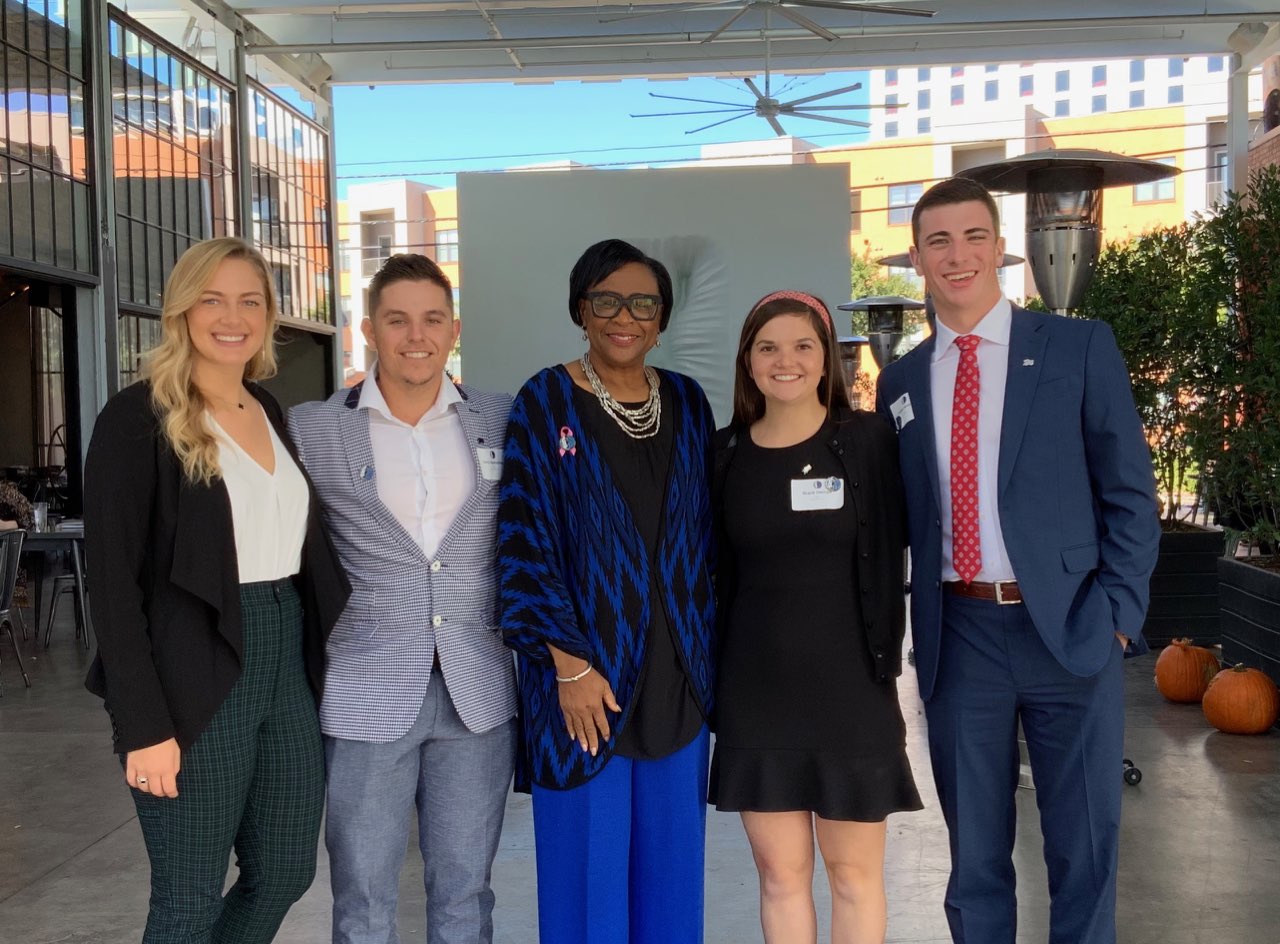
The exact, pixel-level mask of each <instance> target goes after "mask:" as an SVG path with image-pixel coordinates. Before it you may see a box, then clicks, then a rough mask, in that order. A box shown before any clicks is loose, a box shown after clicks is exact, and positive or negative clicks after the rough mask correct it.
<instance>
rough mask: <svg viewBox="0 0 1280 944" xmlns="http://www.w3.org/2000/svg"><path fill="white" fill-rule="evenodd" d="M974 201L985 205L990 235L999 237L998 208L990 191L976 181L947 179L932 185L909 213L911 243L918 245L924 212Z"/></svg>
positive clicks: (958, 178) (965, 178) (962, 178)
mask: <svg viewBox="0 0 1280 944" xmlns="http://www.w3.org/2000/svg"><path fill="white" fill-rule="evenodd" d="M975 201H976V202H977V203H983V204H986V207H987V209H988V210H989V211H990V213H991V223H992V226H993V227H994V231H993V232H992V235H993V236H999V235H1000V207H998V206H997V205H996V199H995V197H993V196H991V191H989V190H988V189H987V188H986V187H984V186H982V184H980V183H978V182H977V181H976V180H970V179H969V178H968V177H948V178H947V179H946V180H943V181H940V182H938V183H936V184H934V185H933V186H932V187H930V188H929V189H928V190H926V191H925V192H924V195H923V196H921V197H920V199H919V200H917V201H916V205H915V209H913V210H912V211H911V242H912V243H914V244H915V245H917V246H919V245H920V214H922V213H923V212H924V211H925V210H929V209H932V208H933V207H940V206H949V205H950V204H953V203H970V202H975Z"/></svg>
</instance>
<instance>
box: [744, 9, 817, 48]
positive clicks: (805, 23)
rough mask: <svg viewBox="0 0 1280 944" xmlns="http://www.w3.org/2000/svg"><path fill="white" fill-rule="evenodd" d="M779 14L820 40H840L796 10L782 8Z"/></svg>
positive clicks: (778, 10)
mask: <svg viewBox="0 0 1280 944" xmlns="http://www.w3.org/2000/svg"><path fill="white" fill-rule="evenodd" d="M744 12H745V11H744ZM777 13H778V14H779V15H780V16H784V17H786V18H787V19H788V20H790V21H791V22H792V23H794V24H796V26H799V27H800V28H801V29H807V30H808V31H809V32H810V33H812V34H813V35H814V36H817V37H818V38H819V39H825V40H826V41H827V42H829V43H834V42H835V41H836V40H837V39H839V38H840V37H839V36H837V35H836V34H835V33H833V32H831V30H829V29H827V28H826V27H825V26H819V25H818V24H817V23H815V22H813V20H811V19H809V18H808V17H807V16H801V15H800V14H799V13H797V12H796V11H795V10H788V9H787V8H786V7H782V6H780V7H778V9H777ZM728 25H729V24H727V23H726V24H725V26H728ZM723 28H724V27H721V29H723Z"/></svg>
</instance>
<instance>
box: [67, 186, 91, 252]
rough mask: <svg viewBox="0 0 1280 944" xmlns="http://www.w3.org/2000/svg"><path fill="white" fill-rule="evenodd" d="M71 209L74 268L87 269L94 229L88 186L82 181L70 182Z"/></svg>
mask: <svg viewBox="0 0 1280 944" xmlns="http://www.w3.org/2000/svg"><path fill="white" fill-rule="evenodd" d="M71 210H72V213H73V214H74V218H75V226H74V228H73V229H72V231H71V232H72V235H73V237H74V239H75V250H76V268H78V269H80V270H82V271H88V270H90V269H92V268H93V262H94V260H93V251H92V250H91V249H90V246H89V237H90V234H91V233H93V231H94V226H93V216H92V215H91V214H90V212H89V188H88V186H87V185H85V184H82V183H72V184H71Z"/></svg>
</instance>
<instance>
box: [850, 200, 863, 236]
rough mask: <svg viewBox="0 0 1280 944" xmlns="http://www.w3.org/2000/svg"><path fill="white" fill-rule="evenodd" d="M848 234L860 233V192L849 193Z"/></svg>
mask: <svg viewBox="0 0 1280 944" xmlns="http://www.w3.org/2000/svg"><path fill="white" fill-rule="evenodd" d="M849 232H851V233H861V232H862V191H861V190H850V191H849Z"/></svg>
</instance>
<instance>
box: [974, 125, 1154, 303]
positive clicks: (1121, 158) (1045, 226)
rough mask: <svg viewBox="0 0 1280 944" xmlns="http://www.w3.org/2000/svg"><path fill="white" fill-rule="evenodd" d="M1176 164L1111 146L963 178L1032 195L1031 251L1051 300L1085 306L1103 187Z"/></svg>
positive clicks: (1144, 178)
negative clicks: (1113, 149) (1117, 151)
mask: <svg viewBox="0 0 1280 944" xmlns="http://www.w3.org/2000/svg"><path fill="white" fill-rule="evenodd" d="M1177 173H1179V171H1178V169H1177V168H1176V167H1171V166H1169V165H1168V164H1161V163H1160V162H1158V161H1147V160H1143V159H1141V158H1137V157H1126V156H1125V155H1123V154H1113V153H1111V152H1110V151H1094V150H1087V149H1065V150H1048V151H1033V152H1032V153H1030V154H1023V155H1020V156H1018V157H1013V158H1010V159H1009V160H1007V161H996V162H995V163H993V164H983V165H981V166H980V167H970V168H967V169H966V170H964V171H962V175H963V176H965V177H968V178H970V179H971V180H976V181H977V182H978V183H980V184H982V185H983V186H985V187H986V188H987V189H989V190H993V191H1000V192H1003V193H1025V194H1026V195H1027V255H1028V257H1029V258H1030V259H1031V272H1032V274H1033V275H1034V276H1035V280H1036V288H1037V289H1038V290H1039V292H1040V297H1041V298H1043V299H1044V302H1045V305H1047V306H1048V308H1049V309H1050V310H1051V311H1053V312H1054V313H1056V314H1059V315H1065V314H1067V313H1068V312H1070V311H1072V310H1074V309H1076V308H1078V307H1080V303H1081V302H1082V301H1083V300H1084V294H1085V291H1086V290H1087V289H1088V288H1089V283H1090V282H1091V281H1092V280H1093V270H1094V266H1095V264H1096V263H1097V261H1098V251H1099V250H1100V249H1101V248H1102V191H1103V190H1104V189H1105V188H1107V187H1122V186H1133V185H1135V184H1145V183H1152V182H1153V181H1157V180H1163V179H1164V178H1166V177H1172V176H1174V175H1175V174H1177Z"/></svg>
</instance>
